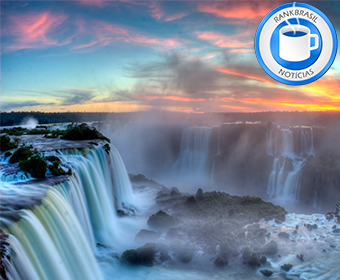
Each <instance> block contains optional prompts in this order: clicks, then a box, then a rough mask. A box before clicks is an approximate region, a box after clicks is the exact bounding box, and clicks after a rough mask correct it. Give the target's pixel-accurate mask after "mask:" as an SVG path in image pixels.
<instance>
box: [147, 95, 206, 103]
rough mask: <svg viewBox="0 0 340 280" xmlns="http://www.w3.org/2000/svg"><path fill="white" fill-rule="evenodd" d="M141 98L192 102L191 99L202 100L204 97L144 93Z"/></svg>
mask: <svg viewBox="0 0 340 280" xmlns="http://www.w3.org/2000/svg"><path fill="white" fill-rule="evenodd" d="M142 99H144V100H148V101H149V100H155V99H167V100H173V101H182V102H193V101H198V102H200V101H204V100H205V99H204V98H188V97H183V96H178V95H165V96H163V95H146V96H143V97H142Z"/></svg>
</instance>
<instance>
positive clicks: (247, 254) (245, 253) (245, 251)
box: [242, 247, 253, 260]
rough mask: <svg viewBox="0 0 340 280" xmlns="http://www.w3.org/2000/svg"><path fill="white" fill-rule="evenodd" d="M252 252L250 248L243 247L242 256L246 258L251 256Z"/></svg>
mask: <svg viewBox="0 0 340 280" xmlns="http://www.w3.org/2000/svg"><path fill="white" fill-rule="evenodd" d="M252 253H253V252H252V251H251V250H250V248H249V247H245V248H244V249H243V253H242V258H243V259H245V260H248V259H249V258H250V257H251V255H252Z"/></svg>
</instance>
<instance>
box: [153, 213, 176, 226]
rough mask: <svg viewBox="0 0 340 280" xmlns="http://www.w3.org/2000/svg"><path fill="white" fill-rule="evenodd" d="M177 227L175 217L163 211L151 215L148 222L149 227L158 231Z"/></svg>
mask: <svg viewBox="0 0 340 280" xmlns="http://www.w3.org/2000/svg"><path fill="white" fill-rule="evenodd" d="M174 225H176V220H175V218H174V217H173V216H170V215H168V214H167V213H165V212H163V211H158V212H157V213H156V214H154V215H151V216H150V218H149V220H148V226H149V227H151V228H153V229H156V230H164V229H168V228H171V227H173V226H174Z"/></svg>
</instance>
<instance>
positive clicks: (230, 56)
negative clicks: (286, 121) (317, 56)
mask: <svg viewBox="0 0 340 280" xmlns="http://www.w3.org/2000/svg"><path fill="white" fill-rule="evenodd" d="M288 2H290V1H270V2H267V1H218V2H211V1H209V2H205V1H130V0H122V1H99V0H97V1H95V0H93V1H90V0H79V1H30V2H26V1H2V2H1V12H0V16H1V103H0V108H1V111H2V112H5V111H44V112H67V111H80V112H84V111H86V112H133V111H148V110H163V111H179V112H188V113H203V112H260V111H321V110H323V111H328V110H340V94H339V92H340V90H339V89H340V58H339V55H338V56H337V57H336V58H335V61H334V63H333V65H332V66H331V68H330V69H329V70H328V72H327V73H326V74H325V75H324V76H323V77H322V78H320V79H319V80H317V81H315V82H313V83H310V84H307V85H303V86H289V85H284V84H281V83H280V82H277V81H275V80H274V79H272V78H271V77H270V76H268V75H267V74H266V73H265V72H264V70H263V69H262V68H261V66H260V65H259V63H258V61H257V59H256V55H255V52H254V37H255V33H256V30H257V27H258V25H259V23H260V22H261V20H262V19H263V17H264V16H265V15H266V14H267V13H268V12H270V11H271V10H272V9H273V8H275V7H277V6H279V5H281V4H283V3H288ZM305 3H309V4H311V5H313V6H314V7H316V8H318V9H319V10H321V11H322V12H324V13H325V14H326V15H327V17H328V18H329V19H330V20H331V22H332V23H333V25H334V27H335V29H336V32H337V33H338V34H340V33H339V31H340V17H339V15H340V1H309V2H305Z"/></svg>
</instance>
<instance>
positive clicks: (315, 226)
mask: <svg viewBox="0 0 340 280" xmlns="http://www.w3.org/2000/svg"><path fill="white" fill-rule="evenodd" d="M306 227H307V228H308V229H309V230H313V229H317V228H318V225H317V224H314V225H311V224H307V225H306Z"/></svg>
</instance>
